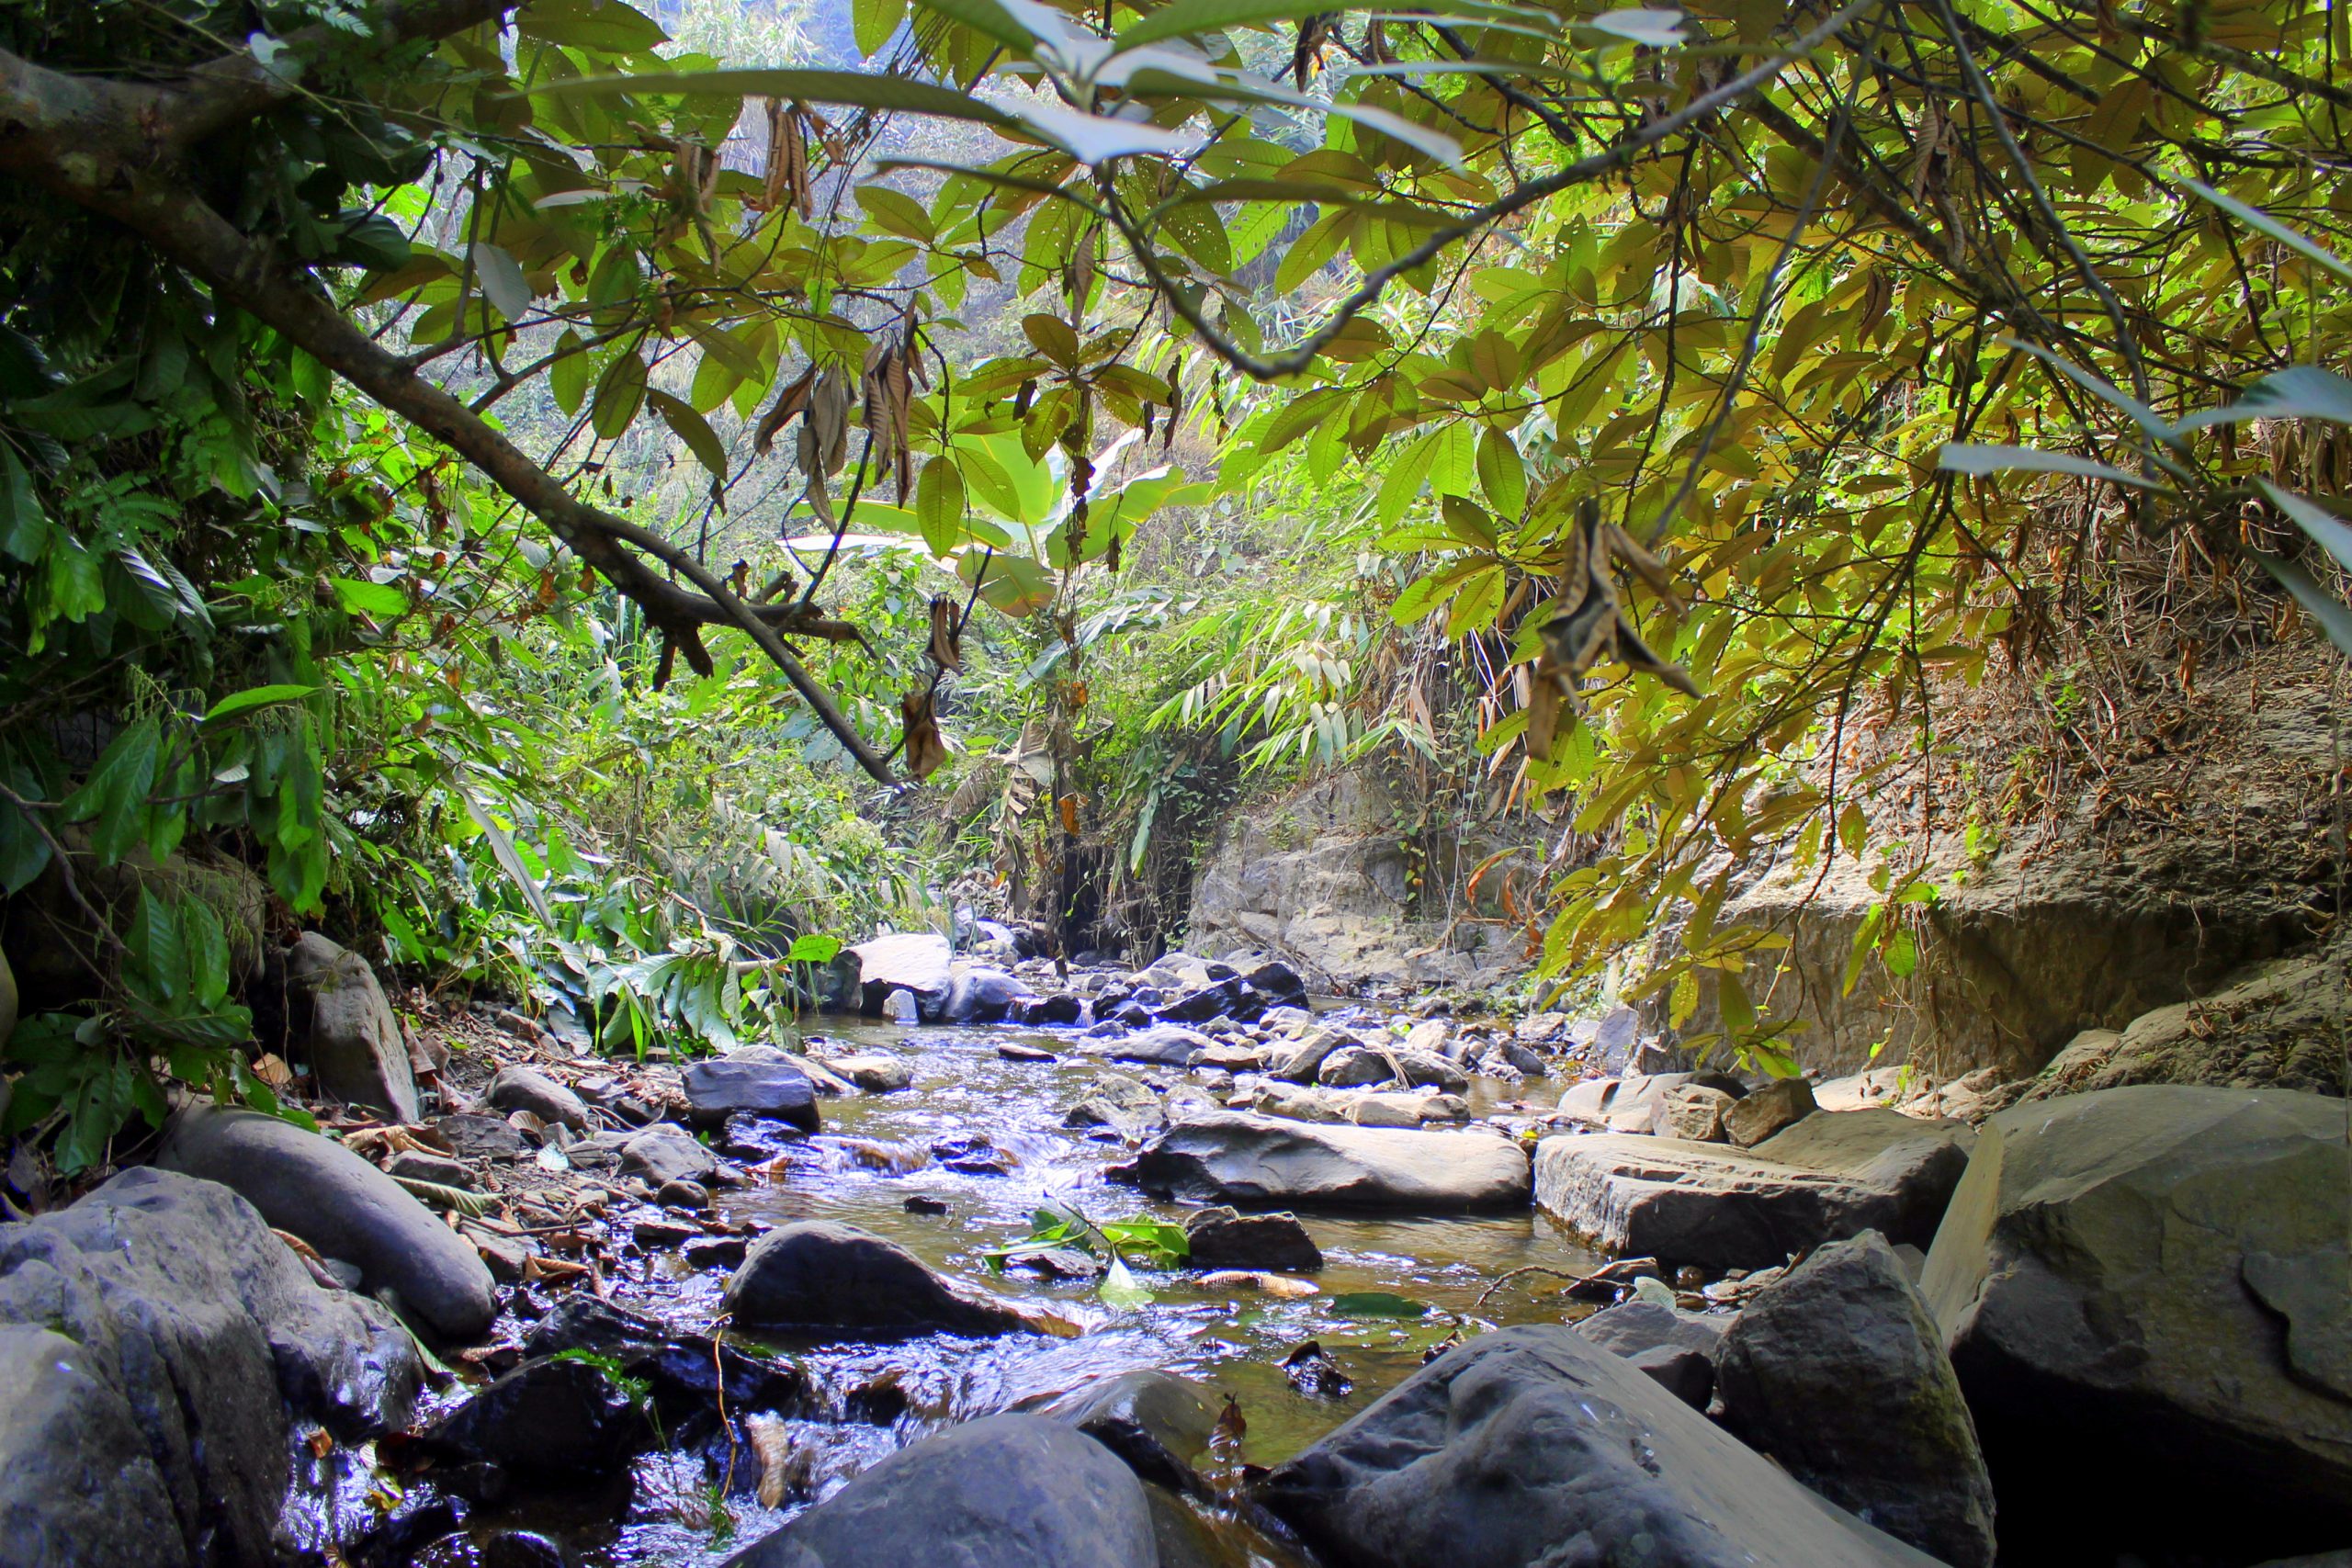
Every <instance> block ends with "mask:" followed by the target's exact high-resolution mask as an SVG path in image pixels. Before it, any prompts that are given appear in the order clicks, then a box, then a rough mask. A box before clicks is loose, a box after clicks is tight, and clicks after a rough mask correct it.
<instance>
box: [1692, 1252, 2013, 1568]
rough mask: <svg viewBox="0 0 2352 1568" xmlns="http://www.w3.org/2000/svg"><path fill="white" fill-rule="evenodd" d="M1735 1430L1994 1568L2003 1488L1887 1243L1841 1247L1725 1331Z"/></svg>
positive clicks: (1936, 1552)
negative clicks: (1996, 1501)
mask: <svg viewBox="0 0 2352 1568" xmlns="http://www.w3.org/2000/svg"><path fill="white" fill-rule="evenodd" d="M1715 1387H1716V1390H1717V1393H1719V1395H1720V1396H1721V1398H1722V1401H1723V1406H1724V1425H1725V1426H1727V1427H1729V1428H1730V1429H1731V1430H1732V1432H1733V1433H1734V1434H1735V1435H1736V1436H1737V1437H1739V1438H1741V1439H1742V1440H1743V1441H1745V1442H1747V1444H1748V1445H1749V1446H1750V1447H1752V1448H1755V1449H1757V1450H1760V1451H1762V1452H1764V1453H1766V1454H1769V1455H1770V1456H1771V1457H1772V1458H1773V1459H1776V1460H1778V1461H1780V1462H1781V1465H1782V1467H1783V1468H1785V1469H1786V1470H1787V1471H1788V1472H1789V1473H1790V1474H1792V1475H1793V1476H1795V1477H1796V1478H1797V1479H1798V1480H1799V1481H1802V1482H1804V1483H1805V1484H1806V1485H1807V1486H1810V1487H1812V1488H1813V1489H1814V1490H1815V1492H1818V1493H1820V1494H1821V1495H1823V1496H1825V1497H1826V1498H1828V1499H1829V1500H1830V1501H1831V1502H1833V1503H1836V1504H1838V1506H1841V1507H1845V1508H1849V1509H1851V1510H1852V1511H1853V1512H1854V1513H1856V1514H1858V1515H1860V1517H1863V1518H1865V1519H1868V1520H1869V1521H1870V1522H1871V1523H1872V1524H1874V1525H1876V1526H1878V1528H1879V1529H1883V1530H1884V1531H1886V1532H1887V1533H1888V1534H1889V1535H1892V1536H1896V1537H1898V1538H1900V1539H1902V1540H1907V1541H1909V1542H1910V1543H1911V1544H1912V1545H1914V1546H1916V1547H1917V1548H1918V1549H1919V1550H1920V1551H1925V1552H1927V1553H1928V1554H1929V1555H1930V1556H1933V1557H1936V1558H1938V1559H1940V1560H1941V1561H1943V1562H1948V1563H1950V1564H1951V1568H1991V1563H1992V1562H1993V1483H1992V1480H1991V1478H1990V1477H1989V1476H1987V1475H1986V1473H1985V1456H1984V1454H1983V1452H1982V1451H1981V1450H1979V1449H1978V1448H1977V1444H1976V1427H1975V1425H1974V1423H1973V1422H1972V1421H1971V1420H1970V1419H1969V1415H1968V1406H1967V1404H1964V1403H1963V1402H1962V1399H1961V1393H1960V1380H1959V1379H1958V1378H1957V1377H1955V1376H1954V1375H1953V1373H1952V1370H1951V1359H1949V1358H1948V1357H1946V1356H1945V1354H1944V1346H1943V1335H1942V1333H1941V1331H1940V1330H1939V1329H1938V1328H1937V1326H1936V1321H1935V1318H1934V1316H1933V1314H1930V1313H1929V1312H1928V1303H1926V1302H1925V1301H1923V1300H1922V1299H1921V1298H1920V1295H1919V1292H1918V1291H1917V1289H1915V1288H1914V1287H1913V1285H1912V1283H1911V1280H1910V1278H1909V1276H1908V1275H1906V1274H1905V1272H1904V1269H1903V1264H1902V1261H1901V1260H1900V1259H1899V1258H1896V1257H1895V1255H1894V1248H1892V1247H1889V1246H1887V1244H1886V1238H1885V1237H1883V1236H1882V1235H1878V1234H1876V1233H1875V1232H1869V1233H1865V1234H1864V1235H1859V1236H1856V1237H1855V1238H1853V1239H1852V1240H1850V1241H1837V1242H1831V1243H1830V1244H1829V1245H1827V1246H1826V1247H1821V1248H1820V1249H1818V1250H1817V1251H1815V1253H1813V1255H1812V1256H1810V1257H1809V1258H1805V1260H1804V1262H1802V1263H1800V1264H1798V1265H1797V1266H1796V1267H1795V1268H1793V1269H1790V1270H1789V1271H1788V1272H1787V1273H1786V1274H1784V1275H1782V1276H1781V1278H1780V1279H1778V1280H1774V1281H1773V1282H1772V1283H1771V1284H1770V1285H1768V1286H1766V1287H1765V1288H1764V1289H1763V1290H1762V1291H1760V1292H1758V1293H1757V1294H1756V1296H1755V1297H1754V1298H1753V1299H1751V1300H1750V1301H1749V1302H1748V1303H1747V1305H1746V1306H1745V1307H1743V1308H1742V1309H1741V1311H1740V1314H1739V1316H1738V1318H1737V1319H1736V1321H1735V1322H1734V1323H1733V1324H1732V1325H1731V1326H1730V1328H1729V1329H1728V1330H1727V1331H1726V1332H1725V1333H1724V1337H1723V1345H1722V1348H1721V1349H1720V1350H1719V1351H1718V1353H1717V1355H1716V1358H1715Z"/></svg>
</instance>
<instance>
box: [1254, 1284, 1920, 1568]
mask: <svg viewBox="0 0 2352 1568" xmlns="http://www.w3.org/2000/svg"><path fill="white" fill-rule="evenodd" d="M1258 1495H1259V1498H1260V1500H1261V1502H1263V1503H1264V1504H1265V1505H1266V1506H1268V1507H1269V1508H1270V1509H1272V1511H1273V1512H1274V1513H1275V1514H1277V1515H1279V1516H1280V1517H1283V1519H1284V1520H1286V1521H1288V1522H1289V1523H1290V1525H1291V1526H1292V1527H1293V1528H1295V1529H1296V1530H1297V1531H1298V1532H1299V1534H1300V1535H1302V1536H1303V1537H1305V1538H1306V1542H1307V1544H1308V1545H1310V1546H1311V1547H1313V1548H1314V1549H1315V1550H1316V1551H1318V1552H1320V1553H1322V1554H1323V1556H1324V1558H1325V1559H1326V1560H1327V1561H1330V1562H1345V1563H1348V1564H1350V1565H1351V1568H1428V1565H1430V1564H1438V1563H1442V1564H1444V1565H1445V1568H1537V1565H1539V1564H1541V1565H1542V1568H1568V1565H1570V1564H1576V1565H1590V1568H1633V1565H1634V1564H1656V1565H1658V1568H1756V1565H1757V1564H1759V1563H1769V1564H1772V1565H1773V1568H1898V1565H1900V1568H1932V1564H1931V1561H1930V1560H1929V1559H1928V1558H1926V1557H1924V1556H1922V1555H1920V1554H1919V1553H1918V1552H1917V1551H1913V1550H1912V1549H1911V1548H1909V1547H1907V1546H1905V1545H1904V1544H1903V1543H1902V1542H1900V1541H1898V1540H1894V1538H1892V1537H1890V1536H1886V1535H1883V1534H1881V1533H1880V1532H1879V1531H1877V1530H1875V1529H1871V1527H1870V1526H1869V1525H1866V1524H1864V1523H1862V1522H1861V1521H1860V1520H1859V1519H1856V1518H1854V1517H1851V1516H1850V1515H1848V1514H1845V1513H1843V1512H1841V1511H1840V1510H1838V1508H1836V1507H1835V1506H1832V1505H1830V1504H1828V1503H1826V1502H1824V1501H1822V1500H1821V1499H1820V1498H1819V1497H1817V1496H1815V1495H1814V1494H1812V1493H1810V1492H1808V1491H1806V1490H1805V1489H1804V1487H1802V1486H1800V1485H1798V1484H1797V1483H1795V1482H1793V1481H1792V1480H1790V1479H1789V1477H1788V1476H1787V1475H1786V1474H1784V1473H1783V1472H1781V1470H1780V1469H1779V1468H1778V1467H1776V1466H1775V1465H1773V1464H1772V1463H1771V1462H1770V1461H1768V1460H1766V1459H1764V1458H1763V1457H1762V1456H1760V1455H1758V1454H1756V1453H1754V1452H1752V1451H1751V1450H1747V1449H1745V1448H1742V1447H1741V1446H1740V1445H1739V1444H1738V1443H1736V1442H1735V1441H1734V1440H1732V1438H1729V1437H1727V1436H1725V1435H1724V1433H1723V1432H1722V1431H1720V1430H1718V1429H1717V1428H1716V1427H1714V1426H1713V1424H1712V1423H1710V1422H1709V1421H1708V1420H1707V1419H1706V1417H1705V1416H1702V1415H1700V1414H1699V1413H1698V1412H1697V1411H1695V1410H1692V1409H1691V1407H1690V1406H1688V1405H1686V1404H1683V1403H1682V1402H1681V1401H1680V1400H1679V1399H1677V1398H1675V1397H1674V1395H1672V1394H1671V1393H1668V1392H1667V1391H1666V1390H1665V1389H1663V1388H1661V1387H1659V1386H1658V1385H1657V1383H1655V1382H1652V1381H1651V1380H1650V1379H1648V1378H1647V1377H1645V1376H1644V1375H1643V1374H1642V1373H1641V1372H1640V1371H1636V1370H1635V1369H1634V1367H1633V1366H1631V1365H1630V1364H1629V1363H1627V1362H1625V1361H1624V1360H1622V1359H1619V1358H1618V1357H1616V1356H1614V1355H1611V1354H1610V1353H1609V1352H1608V1351H1606V1350H1603V1349H1601V1348H1600V1347H1599V1346H1597V1345H1595V1344H1593V1343H1591V1342H1590V1341H1589V1340H1588V1339H1586V1338H1585V1337H1583V1336H1582V1335H1580V1334H1578V1333H1577V1331H1576V1330H1574V1329H1573V1328H1568V1327H1565V1326H1560V1325H1535V1326H1529V1327H1522V1328H1506V1329H1503V1330H1501V1331H1500V1332H1498V1333H1495V1334H1487V1335H1483V1336H1481V1337H1478V1338H1476V1339H1473V1340H1471V1341H1470V1342H1469V1343H1467V1344H1465V1345H1463V1346H1460V1347H1458V1348H1455V1349H1453V1350H1450V1351H1448V1352H1447V1353H1446V1354H1445V1355H1443V1356H1442V1357H1440V1358H1439V1359H1437V1360H1436V1361H1434V1362H1433V1363H1431V1364H1430V1365H1429V1366H1427V1367H1424V1368H1422V1369H1421V1370H1420V1371H1418V1372H1416V1373H1415V1374H1414V1375H1413V1376H1412V1377H1411V1378H1409V1379H1408V1380H1407V1381H1406V1382H1404V1383H1402V1384H1400V1385H1399V1386H1398V1387H1397V1388H1396V1389H1395V1390H1394V1391H1392V1392H1391V1393H1388V1394H1387V1395H1386V1396H1385V1397H1384V1398H1382V1399H1381V1400H1380V1401H1379V1402H1378V1403H1377V1404H1374V1405H1373V1406H1372V1407H1371V1408H1370V1409H1368V1410H1366V1411H1364V1412H1363V1414H1362V1415H1360V1416H1356V1417H1355V1418H1354V1419H1353V1420H1351V1421H1350V1422H1349V1423H1348V1424H1347V1425H1345V1426H1343V1427H1340V1429H1339V1430H1338V1431H1336V1432H1333V1433H1332V1434H1331V1435H1330V1436H1329V1437H1327V1438H1323V1439H1322V1440H1321V1441H1320V1442H1317V1444H1315V1445H1314V1446H1313V1447H1311V1448H1309V1449H1308V1450H1306V1451H1305V1452H1304V1453H1302V1454H1300V1455H1299V1456H1298V1457H1297V1458H1295V1459H1294V1460H1292V1461H1289V1462H1288V1463H1286V1464H1283V1465H1282V1466H1281V1467H1279V1468H1278V1469H1276V1470H1275V1471H1274V1472H1272V1475H1270V1476H1269V1477H1268V1478H1267V1479H1266V1481H1265V1482H1264V1483H1262V1484H1261V1486H1260V1488H1259V1491H1258Z"/></svg>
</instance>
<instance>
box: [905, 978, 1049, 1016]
mask: <svg viewBox="0 0 2352 1568" xmlns="http://www.w3.org/2000/svg"><path fill="white" fill-rule="evenodd" d="M951 968H952V973H951V975H950V977H949V980H948V987H947V1000H946V1001H945V1002H944V1004H943V1005H942V1007H941V1009H940V1017H941V1020H942V1021H944V1022H947V1023H1001V1022H1002V1021H1004V1020H1005V1019H1006V1018H1008V1017H1010V1016H1011V1015H1012V1010H1013V1009H1014V1007H1016V1006H1017V1005H1019V1004H1020V1003H1023V1002H1026V1001H1034V1000H1035V998H1034V997H1032V996H1031V995H1030V993H1029V987H1026V986H1024V985H1023V984H1022V983H1021V982H1020V981H1018V980H1016V979H1014V978H1013V977H1012V976H1010V975H1008V974H1006V973H1005V972H1004V971H1003V970H1001V969H990V968H988V967H986V966H984V965H978V964H975V965H973V966H972V967H970V968H966V967H965V966H963V965H962V964H956V965H952V966H951ZM917 1003H918V1006H920V1003H921V998H917Z"/></svg>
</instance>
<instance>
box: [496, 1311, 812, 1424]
mask: <svg viewBox="0 0 2352 1568" xmlns="http://www.w3.org/2000/svg"><path fill="white" fill-rule="evenodd" d="M523 1348H524V1350H525V1351H526V1353H528V1354H530V1355H533V1356H553V1355H556V1354H559V1353H560V1352H562V1351H565V1350H582V1351H586V1352H588V1353H589V1354H590V1355H594V1356H600V1357H604V1358H606V1359H610V1360H613V1361H615V1362H617V1363H618V1364H619V1366H620V1369H621V1371H622V1373H623V1374H624V1375H625V1376H628V1377H632V1378H641V1379H643V1380H644V1381H645V1382H647V1383H648V1384H650V1386H651V1388H652V1390H653V1399H654V1404H655V1405H656V1407H657V1408H659V1409H660V1410H661V1411H662V1419H663V1420H665V1421H674V1420H676V1419H678V1418H680V1417H682V1416H685V1415H687V1414H690V1413H691V1412H693V1411H695V1410H703V1409H715V1408H716V1407H717V1405H718V1401H719V1399H720V1397H721V1394H722V1393H723V1394H724V1397H725V1400H726V1404H727V1407H728V1408H729V1410H732V1411H738V1412H741V1411H745V1410H773V1409H779V1408H789V1407H791V1406H792V1405H793V1404H795V1403H796V1402H797V1401H798V1400H799V1399H800V1398H801V1397H802V1395H803V1394H804V1393H806V1392H807V1390H808V1379H807V1377H806V1376H805V1375H804V1374H803V1373H802V1372H801V1371H800V1370H799V1369H798V1368H797V1367H795V1366H794V1365H792V1364H791V1363H790V1362H788V1361H777V1360H768V1359H763V1358H761V1357H757V1356H750V1355H746V1354H744V1353H743V1352H742V1351H741V1350H738V1349H736V1348H734V1347H733V1346H731V1345H728V1344H723V1343H720V1344H714V1343H713V1341H712V1339H711V1337H710V1336H708V1335H707V1334H688V1333H684V1332H681V1331H680V1330H677V1329H674V1328H673V1327H671V1326H670V1325H667V1324H665V1323H663V1322H662V1321H661V1320H660V1319H658V1318H655V1317H651V1316H650V1315H648V1314H644V1313H639V1312H632V1311H630V1310H629V1309H628V1308H627V1307H622V1306H616V1305H615V1304H614V1303H610V1302H605V1301H599V1300H598V1299H597V1298H595V1297H594V1296H592V1295H589V1294H587V1293H586V1292H578V1293H575V1294H573V1295H569V1296H566V1297H565V1298H564V1299H563V1300H562V1301H561V1302H560V1303H558V1304H557V1306H556V1308H555V1310H554V1311H552V1312H550V1313H548V1314H547V1315H546V1316H545V1317H542V1318H541V1319H539V1321H538V1322H537V1323H535V1324H533V1325H531V1328H530V1332H529V1333H527V1334H526V1335H525V1336H524V1337H523Z"/></svg>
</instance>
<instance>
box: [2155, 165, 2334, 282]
mask: <svg viewBox="0 0 2352 1568" xmlns="http://www.w3.org/2000/svg"><path fill="white" fill-rule="evenodd" d="M2180 183H2181V185H2182V186H2183V187H2184V188H2186V189H2188V190H2191V191H2194V192H2196V193H2197V194H2198V195H2199V196H2201V197H2204V198H2205V199H2206V200H2208V201H2210V202H2211V203H2212V204H2213V205H2214V206H2216V207H2218V208H2220V209H2222V211H2224V212H2226V213H2228V214H2229V215H2230V216H2231V217H2233V218H2235V219H2236V220H2238V221H2239V222H2241V223H2244V224H2245V225H2246V226H2247V227H2248V228H2250V229H2258V230H2260V231H2262V232H2263V233H2266V234H2267V235H2269V236H2270V237H2271V238H2272V239H2274V240H2276V241H2278V243H2280V244H2282V245H2284V246H2286V247H2287V248H2288V249H2289V250H2291V251H2294V252H2297V253H2299V254H2301V255H2304V256H2308V257H2309V258H2311V259H2312V261H2315V262H2317V263H2318V264H2319V265H2322V266H2324V267H2325V268H2327V270H2328V271H2330V272H2332V273H2334V274H2335V276H2338V277H2340V278H2343V279H2344V280H2345V281H2346V282H2347V283H2352V265H2346V262H2345V261H2344V259H2343V258H2342V257H2341V256H2339V255H2337V254H2335V252H2334V251H2331V250H2329V249H2327V248H2326V247H2325V246H2324V245H2322V244H2319V243H2317V242H2315V241H2313V240H2312V238H2311V237H2310V236H2309V235H2306V234H2304V233H2303V232H2302V231H2300V230H2297V229H2292V228H2290V227H2288V226H2287V225H2286V224H2284V223H2281V222H2279V221H2278V220H2277V219H2276V218H2273V217H2271V216H2270V214H2268V213H2267V212H2264V211H2262V210H2261V209H2258V208H2253V207H2248V206H2247V205H2246V204H2245V202H2243V201H2240V200H2239V199H2238V198H2237V197H2233V196H2231V195H2229V194H2228V193H2227V192H2224V191H2218V190H2215V189H2214V188H2213V187H2212V186H2209V185H2207V184H2206V183H2205V182H2204V181H2202V180H2192V179H2188V178H2186V177H2184V178H2183V179H2182V180H2181V182H2180Z"/></svg>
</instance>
